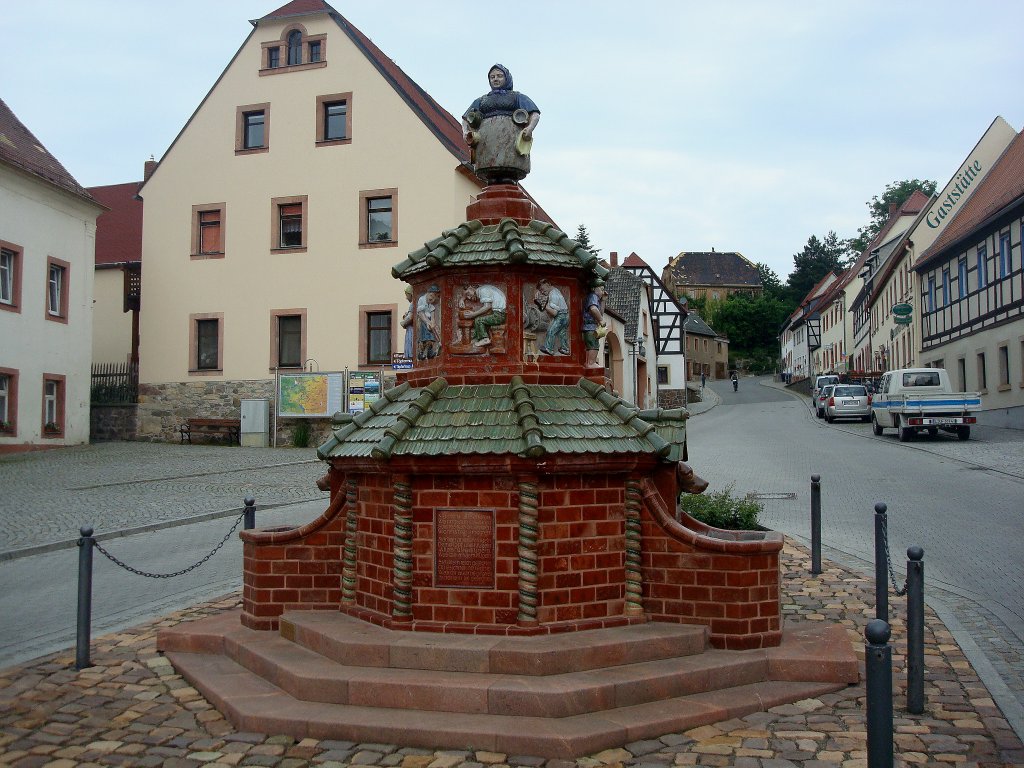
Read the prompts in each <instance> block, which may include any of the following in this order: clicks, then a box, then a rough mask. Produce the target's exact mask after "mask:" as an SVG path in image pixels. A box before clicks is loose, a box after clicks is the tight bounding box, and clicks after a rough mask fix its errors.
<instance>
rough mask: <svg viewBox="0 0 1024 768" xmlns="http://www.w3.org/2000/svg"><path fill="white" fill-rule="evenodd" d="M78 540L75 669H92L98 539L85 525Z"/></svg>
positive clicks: (90, 528) (80, 530)
mask: <svg viewBox="0 0 1024 768" xmlns="http://www.w3.org/2000/svg"><path fill="white" fill-rule="evenodd" d="M79 533H81V534H82V538H80V539H79V540H78V637H77V639H76V645H75V669H85V668H86V667H91V666H92V662H91V661H90V660H89V643H90V641H91V638H90V635H91V634H92V547H93V545H94V544H95V543H96V539H94V538H93V535H92V527H91V526H88V525H83V526H82V527H81V528H80V529H79Z"/></svg>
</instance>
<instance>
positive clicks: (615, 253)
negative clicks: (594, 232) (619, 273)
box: [608, 251, 619, 269]
mask: <svg viewBox="0 0 1024 768" xmlns="http://www.w3.org/2000/svg"><path fill="white" fill-rule="evenodd" d="M608 258H610V259H611V261H612V269H615V268H616V267H617V266H619V252H618V251H611V252H609V254H608Z"/></svg>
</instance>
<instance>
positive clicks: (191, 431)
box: [178, 419, 242, 445]
mask: <svg viewBox="0 0 1024 768" xmlns="http://www.w3.org/2000/svg"><path fill="white" fill-rule="evenodd" d="M178 429H179V431H180V432H181V442H182V445H184V443H185V441H186V440H188V442H189V445H191V444H192V436H193V435H207V436H209V437H217V436H218V435H224V436H225V437H226V438H227V439H228V444H229V445H238V444H239V442H240V439H241V436H242V420H241V419H189V420H188V421H187V422H186V423H185V424H182V425H181V426H180V427H179V428H178Z"/></svg>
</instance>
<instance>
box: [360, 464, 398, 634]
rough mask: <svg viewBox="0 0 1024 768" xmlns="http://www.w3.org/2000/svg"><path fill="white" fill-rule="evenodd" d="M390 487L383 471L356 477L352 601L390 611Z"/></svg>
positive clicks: (388, 612)
mask: <svg viewBox="0 0 1024 768" xmlns="http://www.w3.org/2000/svg"><path fill="white" fill-rule="evenodd" d="M393 497H394V488H393V487H392V484H391V477H390V476H389V475H385V474H364V475H361V476H360V477H359V517H358V519H357V534H356V541H357V542H358V556H357V566H356V605H359V606H360V607H362V608H366V609H368V610H371V611H374V612H376V613H380V614H383V615H384V616H390V615H391V600H392V597H393V594H394V593H393V590H392V581H391V579H392V573H393V565H394V550H393V548H392V543H393V540H394V536H395V523H394V507H393V506H392V502H393Z"/></svg>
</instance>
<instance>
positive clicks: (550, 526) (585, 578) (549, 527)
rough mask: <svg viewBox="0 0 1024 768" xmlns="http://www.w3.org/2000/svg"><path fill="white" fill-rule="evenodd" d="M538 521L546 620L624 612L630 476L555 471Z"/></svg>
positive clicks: (540, 608) (541, 615) (540, 612)
mask: <svg viewBox="0 0 1024 768" xmlns="http://www.w3.org/2000/svg"><path fill="white" fill-rule="evenodd" d="M545 481H546V482H545V483H544V484H543V485H542V487H541V493H540V506H539V509H538V522H539V524H540V526H539V527H540V538H539V540H538V553H537V554H538V561H539V566H540V573H539V581H538V588H539V595H538V601H537V619H538V620H539V621H540V622H541V623H542V624H544V623H550V622H559V621H579V620H581V619H596V618H605V617H610V616H621V615H622V613H623V607H624V604H625V578H626V577H625V507H624V505H625V477H624V476H622V475H617V476H608V475H554V476H552V477H549V478H545Z"/></svg>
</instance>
